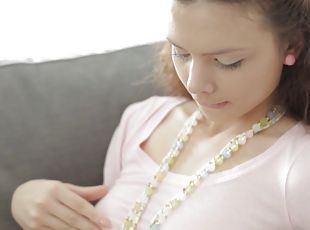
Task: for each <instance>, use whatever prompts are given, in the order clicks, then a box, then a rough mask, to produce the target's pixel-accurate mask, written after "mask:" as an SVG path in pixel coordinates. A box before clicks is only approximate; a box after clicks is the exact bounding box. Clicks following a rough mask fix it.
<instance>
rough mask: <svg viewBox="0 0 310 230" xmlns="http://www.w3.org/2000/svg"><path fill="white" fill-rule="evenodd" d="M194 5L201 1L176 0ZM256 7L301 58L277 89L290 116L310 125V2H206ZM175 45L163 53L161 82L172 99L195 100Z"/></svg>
mask: <svg viewBox="0 0 310 230" xmlns="http://www.w3.org/2000/svg"><path fill="white" fill-rule="evenodd" d="M175 1H178V2H179V3H182V4H191V3H193V2H196V1H197V0H175ZM205 1H212V2H225V3H229V4H242V5H247V6H255V7H256V8H257V9H259V10H260V11H261V12H262V13H263V14H264V15H265V17H266V19H267V22H268V23H269V24H270V26H271V28H272V29H274V31H275V33H276V35H277V37H278V39H279V41H280V42H284V41H289V42H290V44H291V48H295V50H296V51H297V53H298V58H297V61H296V63H295V65H293V66H283V70H282V75H281V80H280V83H279V86H278V88H277V90H276V99H277V102H278V103H279V104H281V105H283V106H284V107H285V108H286V111H287V115H288V116H290V117H292V118H294V119H295V120H297V121H303V122H304V123H305V124H307V125H310V108H309V103H310V102H309V100H310V99H309V96H310V6H309V5H310V0H272V1H271V0H205ZM170 54H171V46H170V44H169V43H165V44H164V46H163V47H162V50H161V53H160V65H159V73H158V74H157V76H156V77H157V82H158V81H159V83H160V84H161V86H163V87H164V89H165V91H166V93H167V94H168V95H171V96H185V97H188V98H191V96H190V94H189V93H188V92H187V90H186V89H185V87H184V86H183V84H182V83H181V81H180V80H179V78H178V76H177V73H176V71H175V68H174V65H173V63H172V59H171V55H170Z"/></svg>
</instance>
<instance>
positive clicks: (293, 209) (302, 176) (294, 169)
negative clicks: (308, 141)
mask: <svg viewBox="0 0 310 230" xmlns="http://www.w3.org/2000/svg"><path fill="white" fill-rule="evenodd" d="M309 167H310V152H309V146H306V148H304V151H303V152H301V153H299V154H298V156H297V157H296V159H295V161H294V163H293V164H292V166H291V168H290V171H289V174H288V177H287V183H286V202H287V210H288V215H289V219H290V221H291V224H292V227H293V229H296V230H308V229H310V174H309Z"/></svg>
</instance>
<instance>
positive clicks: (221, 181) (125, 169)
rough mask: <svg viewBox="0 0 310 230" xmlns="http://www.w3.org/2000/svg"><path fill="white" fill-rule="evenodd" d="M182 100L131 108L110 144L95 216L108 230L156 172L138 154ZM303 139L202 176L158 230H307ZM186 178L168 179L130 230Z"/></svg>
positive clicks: (292, 135) (308, 175)
mask: <svg viewBox="0 0 310 230" xmlns="http://www.w3.org/2000/svg"><path fill="white" fill-rule="evenodd" d="M185 101H186V99H185V98H181V97H151V98H149V99H147V100H145V101H142V102H139V103H135V104H132V105H130V106H129V107H128V108H127V109H126V111H125V112H124V114H123V116H122V119H121V122H120V124H119V126H118V128H117V129H116V131H115V133H114V135H113V138H112V140H111V143H110V146H109V149H108V153H107V158H106V161H105V167H104V183H105V184H107V185H108V186H110V191H109V193H108V194H107V196H106V197H104V198H103V199H102V200H100V201H99V202H98V203H97V205H96V208H97V209H98V210H99V211H100V212H101V213H102V214H103V215H105V216H107V217H108V218H110V220H111V221H112V225H113V228H112V229H114V230H119V229H121V226H122V223H123V221H124V219H125V217H126V216H127V214H128V212H129V210H130V209H131V207H132V205H133V203H134V201H135V200H136V199H137V198H138V197H139V196H140V194H141V192H142V191H143V190H144V188H145V185H146V184H147V183H148V182H149V181H150V180H151V178H152V175H153V173H154V172H155V170H156V169H157V167H158V165H157V163H155V162H154V161H153V160H152V159H151V158H150V157H149V156H148V155H147V154H146V153H145V152H144V151H143V150H142V149H141V147H140V144H141V143H143V141H145V140H146V139H148V137H149V136H150V135H151V133H152V132H153V131H154V129H155V128H156V127H157V126H158V124H160V122H161V121H162V120H163V119H164V117H165V116H166V115H167V114H168V113H169V111H171V110H172V109H173V108H174V107H175V106H177V105H179V104H180V103H182V102H185ZM309 148H310V135H309V133H308V132H307V131H306V129H305V127H304V126H303V125H302V123H297V124H296V125H295V126H293V127H292V128H290V129H289V130H288V131H287V132H285V133H284V134H283V135H282V136H281V137H280V138H279V139H278V140H277V141H276V142H275V143H274V144H273V145H272V146H270V147H269V148H268V149H267V150H266V151H264V152H262V153H261V154H260V155H258V156H256V157H254V158H252V159H251V160H249V161H246V162H244V163H242V164H240V165H238V166H237V167H234V168H232V169H229V170H225V171H222V172H218V173H214V174H211V175H209V176H208V177H207V178H206V179H205V180H204V181H203V182H202V184H201V185H200V186H199V187H198V189H197V190H196V191H195V192H194V193H193V194H192V195H191V196H190V197H189V198H188V199H187V200H186V201H184V202H183V203H182V205H181V206H180V207H179V208H178V209H176V210H174V211H173V212H172V213H171V214H170V215H169V217H168V219H167V220H166V221H165V222H164V224H163V225H162V226H161V230H171V229H178V230H188V229H200V230H203V229H217V230H227V229H232V230H249V229H251V230H262V229H264V230H277V229H279V230H289V229H290V230H291V229H294V230H306V229H307V230H308V229H310V218H309V213H310V195H309V190H310V169H309V167H308V166H309V163H310V155H309ZM189 178H190V177H189V176H185V175H180V174H176V173H172V172H168V175H167V177H166V178H165V179H164V180H163V182H162V183H161V185H160V186H159V188H158V190H157V192H156V193H155V194H154V195H153V197H152V198H151V200H150V202H149V204H148V207H147V208H146V210H145V212H144V214H143V215H142V218H141V220H140V222H139V224H138V226H137V229H138V230H146V229H149V227H148V226H149V223H150V222H151V219H152V218H153V216H154V215H155V214H156V212H157V211H158V210H159V209H161V208H162V207H163V205H164V204H165V203H166V202H167V201H168V200H169V199H171V198H172V197H173V196H175V195H176V194H177V193H178V192H180V191H181V189H182V188H183V186H184V185H185V184H186V183H187V181H188V180H189Z"/></svg>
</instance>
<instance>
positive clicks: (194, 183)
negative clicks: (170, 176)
mask: <svg viewBox="0 0 310 230" xmlns="http://www.w3.org/2000/svg"><path fill="white" fill-rule="evenodd" d="M283 115H284V111H282V109H281V107H274V109H273V110H272V111H270V112H269V113H268V114H267V115H266V116H265V117H264V118H262V119H260V121H259V122H258V123H256V124H254V125H253V126H252V128H251V129H249V130H248V131H246V132H243V133H241V134H239V135H237V136H235V137H234V138H232V139H231V140H230V141H229V142H228V143H227V144H226V145H225V146H224V148H222V150H221V151H220V153H219V154H217V155H215V156H214V157H213V158H212V159H210V160H209V161H208V162H207V164H206V165H204V166H203V167H202V168H201V169H199V170H197V171H196V173H195V174H194V175H193V176H192V177H191V178H190V180H189V183H188V184H187V185H186V186H185V187H184V188H183V190H182V191H181V192H179V194H177V195H176V196H175V197H174V198H172V199H171V200H169V201H168V202H167V203H166V204H165V205H164V206H163V208H162V209H160V210H159V211H158V212H157V213H156V215H155V216H154V217H153V219H152V221H151V223H150V229H151V230H159V229H160V226H161V224H162V223H163V222H164V221H165V219H166V218H167V217H168V215H169V214H170V213H171V212H172V211H173V210H174V209H176V208H177V207H179V206H180V205H181V203H182V202H183V201H184V200H185V199H187V198H188V197H189V196H190V195H191V194H192V193H193V192H194V191H195V189H196V188H197V187H198V185H199V184H200V183H201V182H202V180H203V179H205V178H206V177H207V176H208V174H210V173H212V172H214V171H215V169H216V167H217V166H221V165H222V164H223V163H224V161H225V160H226V159H228V158H230V157H231V155H232V153H234V152H237V151H238V150H239V147H240V146H241V145H244V144H245V143H246V141H247V139H249V138H252V137H253V136H254V135H255V134H256V133H258V132H260V131H262V130H264V129H267V128H268V127H270V126H271V125H273V124H275V123H276V122H277V121H279V120H280V119H281V118H282V117H283ZM202 119H203V115H202V113H201V112H200V111H199V110H197V111H195V112H194V113H193V114H192V115H191V116H190V117H189V118H188V119H187V120H186V122H185V124H184V126H183V128H182V129H181V131H180V132H179V133H178V135H177V138H176V140H175V142H174V144H173V145H172V147H171V149H170V150H169V151H168V153H167V154H166V156H165V157H164V158H163V160H162V161H161V163H160V165H159V168H158V169H157V171H156V172H155V174H154V176H153V178H152V180H151V182H149V183H148V184H147V186H146V187H145V189H144V191H143V193H142V194H141V195H140V197H139V198H138V199H137V201H136V202H135V203H134V205H133V207H132V208H131V210H130V212H129V214H128V215H127V217H126V219H125V221H124V223H123V226H122V230H134V229H136V227H137V224H138V222H139V220H140V218H141V216H142V214H143V212H144V210H145V208H146V206H147V205H148V202H149V200H150V198H151V197H152V195H153V194H154V193H155V191H156V190H157V188H158V186H159V184H160V183H161V182H162V180H163V179H164V178H165V177H166V175H167V172H168V171H169V169H170V168H171V167H172V166H173V164H174V162H175V160H176V158H177V157H178V155H179V154H180V152H181V150H182V149H183V146H184V143H185V142H186V141H188V139H189V136H190V135H191V133H192V132H193V128H194V127H195V126H196V125H197V124H198V121H200V120H202Z"/></svg>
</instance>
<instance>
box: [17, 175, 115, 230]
mask: <svg viewBox="0 0 310 230" xmlns="http://www.w3.org/2000/svg"><path fill="white" fill-rule="evenodd" d="M106 193H107V187H106V186H104V185H99V186H90V187H81V186H76V185H72V184H66V183H62V182H60V181H52V180H32V181H29V182H26V183H25V184H22V185H20V186H19V187H18V188H17V189H16V190H15V192H14V194H13V197H12V204H11V209H12V215H13V217H14V218H15V220H16V222H17V223H18V224H19V225H20V226H21V227H22V228H23V229H27V230H39V229H40V230H43V229H49V230H50V229H54V230H56V229H57V230H60V229H61V230H65V229H82V230H95V229H96V230H98V229H104V228H105V227H106V228H109V227H111V223H110V221H109V220H108V219H106V218H104V217H102V216H100V214H99V213H98V212H97V210H96V209H95V208H94V207H93V206H92V205H91V204H90V203H89V202H88V201H94V200H98V199H100V198H101V197H103V196H105V195H106Z"/></svg>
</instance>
